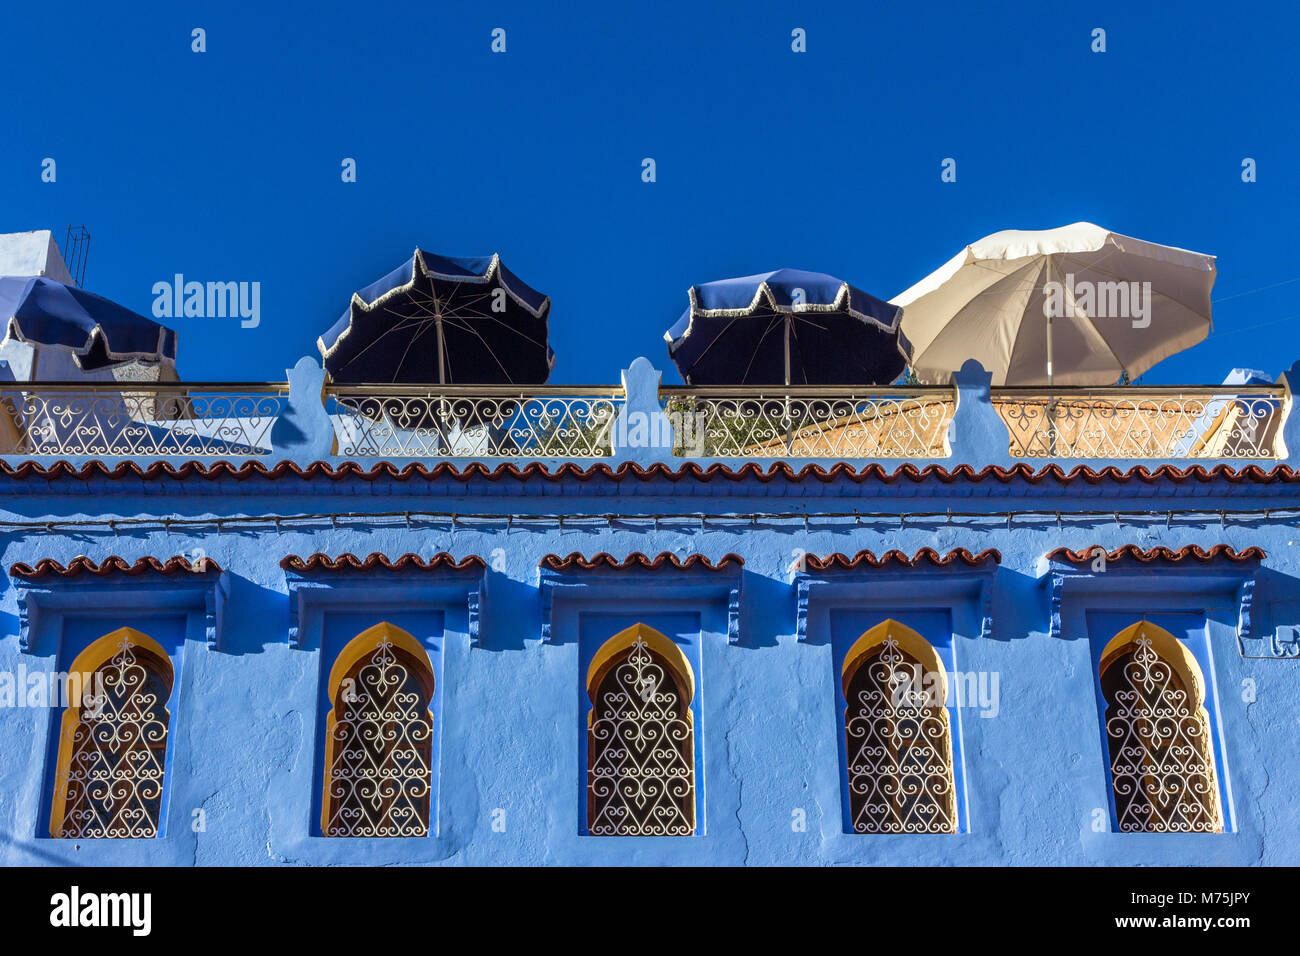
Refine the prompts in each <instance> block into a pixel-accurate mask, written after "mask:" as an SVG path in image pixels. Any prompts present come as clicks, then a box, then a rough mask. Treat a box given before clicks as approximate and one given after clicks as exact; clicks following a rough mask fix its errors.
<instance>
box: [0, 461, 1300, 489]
mask: <svg viewBox="0 0 1300 956" xmlns="http://www.w3.org/2000/svg"><path fill="white" fill-rule="evenodd" d="M190 476H196V477H199V478H205V479H209V480H211V479H217V478H236V479H240V480H243V479H248V478H272V479H278V478H284V477H286V476H291V477H295V478H303V479H310V478H325V479H329V480H331V481H339V480H342V479H346V478H358V479H361V480H363V481H375V480H379V479H391V480H395V481H410V480H412V479H422V480H426V481H428V480H436V479H441V478H452V479H454V480H456V481H470V480H472V479H475V478H484V479H487V480H489V481H500V480H503V479H506V478H510V479H513V480H516V481H529V480H532V479H541V480H544V481H552V482H555V481H566V480H574V481H591V480H592V479H595V478H603V479H607V480H614V481H624V480H627V479H629V478H632V479H635V480H637V481H651V480H654V479H659V478H663V479H667V480H669V481H684V480H687V479H689V480H693V481H699V482H706V481H712V480H714V479H720V480H723V481H746V480H751V479H753V480H757V481H761V482H770V481H775V480H777V479H781V480H784V481H793V482H800V481H807V480H815V481H821V482H832V481H839V480H848V481H853V482H857V483H862V482H867V481H878V482H882V483H884V484H894V483H896V482H899V481H908V482H911V483H913V484H920V483H921V482H925V481H929V480H931V479H933V480H935V481H939V482H942V483H944V484H952V483H953V482H958V481H960V482H965V483H972V484H979V483H982V482H985V481H990V480H992V481H997V482H1000V483H1002V484H1007V483H1010V482H1012V481H1026V482H1028V483H1029V484H1035V485H1036V484H1040V483H1042V482H1044V481H1048V480H1051V481H1055V482H1058V483H1069V482H1073V481H1083V482H1086V483H1088V484H1090V485H1097V484H1101V483H1103V482H1115V483H1120V484H1124V483H1128V482H1130V481H1139V482H1142V483H1143V484H1157V483H1159V482H1162V481H1173V482H1184V481H1195V482H1200V483H1205V482H1210V481H1215V480H1218V479H1223V480H1226V481H1230V482H1233V483H1234V484H1240V483H1243V482H1250V483H1254V484H1275V483H1297V482H1300V472H1296V471H1294V470H1292V469H1291V468H1290V467H1289V466H1288V465H1274V466H1273V467H1272V468H1269V469H1267V470H1266V469H1264V468H1261V467H1260V466H1258V465H1247V466H1245V467H1243V468H1233V467H1232V466H1231V465H1222V464H1220V465H1214V466H1212V467H1210V468H1206V467H1205V466H1204V465H1191V466H1189V467H1187V468H1179V467H1177V466H1175V465H1168V464H1165V465H1157V466H1156V467H1155V468H1151V469H1148V468H1147V467H1146V466H1144V465H1136V466H1134V467H1131V468H1129V469H1127V470H1123V469H1120V468H1117V467H1115V466H1114V465H1107V466H1106V467H1104V468H1101V469H1099V470H1093V469H1092V468H1089V467H1087V466H1084V465H1075V466H1074V467H1072V468H1070V469H1069V470H1068V471H1067V470H1066V469H1064V468H1062V467H1061V466H1060V465H1058V464H1050V465H1046V466H1044V467H1042V468H1040V469H1037V470H1035V469H1034V468H1033V466H1031V465H1029V464H1025V463H1021V464H1016V465H1012V466H1011V467H1010V468H1001V467H998V466H996V465H988V466H985V467H984V468H979V469H976V468H974V467H972V466H971V465H955V466H953V467H952V468H951V469H948V468H946V467H944V466H943V465H926V466H924V467H921V468H918V467H917V466H916V465H911V464H907V465H899V466H897V467H896V468H894V469H893V470H892V471H891V470H888V469H886V468H885V467H884V466H882V465H879V464H870V465H867V466H865V467H864V468H861V469H857V468H855V467H854V466H853V465H851V464H847V463H838V464H835V465H832V466H831V467H829V468H823V467H822V466H820V465H804V466H803V467H802V468H799V469H795V468H792V467H791V466H790V465H789V464H787V463H785V462H774V463H773V464H771V465H770V466H768V467H767V468H766V470H765V469H764V468H763V466H761V465H759V464H758V463H756V462H746V463H745V464H743V465H741V466H740V467H739V468H735V469H733V468H731V467H729V466H727V465H709V466H708V467H707V468H701V467H700V466H699V465H697V464H694V463H692V462H688V463H686V464H683V465H681V466H679V467H677V468H672V467H669V466H668V465H666V464H663V463H658V462H657V463H655V464H652V465H650V466H648V467H642V466H641V465H638V464H635V463H631V462H628V463H624V464H622V465H619V466H618V467H616V468H615V467H611V466H610V465H608V464H605V463H603V462H597V463H595V464H592V465H589V466H587V467H585V468H584V467H583V466H581V465H578V464H575V463H572V462H566V463H564V464H562V465H560V466H559V467H557V468H555V469H554V470H551V469H548V468H547V467H545V466H544V465H542V464H539V463H537V462H532V463H529V464H526V465H524V466H522V467H520V466H519V465H516V464H514V463H513V462H507V463H504V464H500V465H497V466H495V467H488V466H487V465H484V464H480V463H477V462H475V463H471V464H468V465H466V466H465V467H464V468H458V467H457V466H455V465H453V464H450V463H448V462H439V463H438V464H436V465H432V466H430V465H425V464H421V463H418V462H417V463H413V464H408V465H403V466H400V467H399V466H397V465H395V464H393V463H391V462H380V463H379V464H376V465H373V466H372V467H370V468H368V469H367V468H363V467H362V466H360V465H358V464H357V463H356V462H352V461H344V462H340V463H338V464H337V465H335V464H331V463H328V462H320V461H318V462H313V463H312V464H310V465H308V466H307V467H306V468H302V467H299V466H298V465H297V464H295V463H293V462H280V463H279V464H277V465H274V466H272V467H267V466H266V465H265V464H263V463H262V462H259V461H253V462H245V463H243V464H240V465H236V464H233V463H231V462H227V461H218V462H215V463H213V464H211V465H204V464H202V463H200V462H186V463H184V464H181V465H173V464H172V463H171V462H163V461H156V462H153V463H151V464H150V465H148V466H147V467H141V466H140V465H139V464H137V463H136V462H121V463H119V464H117V465H114V466H112V467H111V468H110V467H109V466H108V465H106V464H104V463H103V462H101V461H90V462H87V463H86V464H84V465H82V466H80V467H74V466H73V465H70V464H69V463H68V462H66V461H56V462H54V463H53V464H50V465H43V464H39V463H37V462H30V461H27V462H23V463H22V464H20V465H16V466H15V465H11V464H9V463H8V462H0V478H5V477H8V478H17V479H27V478H37V479H59V478H71V479H75V480H83V481H84V480H86V479H88V478H96V477H107V478H114V479H121V478H142V479H144V480H147V481H156V480H158V479H161V478H172V479H175V478H188V477H190Z"/></svg>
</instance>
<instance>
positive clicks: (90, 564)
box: [9, 554, 221, 581]
mask: <svg viewBox="0 0 1300 956" xmlns="http://www.w3.org/2000/svg"><path fill="white" fill-rule="evenodd" d="M220 570H221V566H220V565H218V564H217V562H215V561H213V560H212V559H211V558H199V559H198V560H197V561H194V562H191V561H190V560H189V558H186V557H183V556H182V555H179V554H178V555H175V556H173V557H170V558H166V559H159V558H155V557H152V556H151V557H144V558H137V559H136V561H135V563H134V564H132V563H130V562H129V561H127V560H126V559H125V558H119V557H118V556H117V555H115V554H113V555H109V556H108V557H107V558H105V559H104V560H103V561H101V562H99V563H98V564H96V563H95V562H94V561H92V560H91V559H90V558H88V557H86V556H85V555H78V556H77V557H75V558H73V559H72V560H71V561H69V562H68V563H67V564H66V565H64V564H61V563H60V562H58V561H56V560H54V559H53V558H41V559H40V560H39V561H37V562H36V566H35V567H32V566H31V565H29V564H24V563H22V562H21V561H20V562H18V563H17V564H15V565H13V566H12V567H10V569H9V576H10V577H12V578H22V579H24V580H28V581H36V580H40V579H41V578H46V577H60V578H73V577H76V576H77V575H79V574H93V575H95V576H96V577H101V578H102V577H106V576H108V575H110V574H129V575H132V576H135V575H138V574H144V573H145V572H156V573H158V574H180V573H182V572H184V573H189V574H204V573H206V572H208V571H220Z"/></svg>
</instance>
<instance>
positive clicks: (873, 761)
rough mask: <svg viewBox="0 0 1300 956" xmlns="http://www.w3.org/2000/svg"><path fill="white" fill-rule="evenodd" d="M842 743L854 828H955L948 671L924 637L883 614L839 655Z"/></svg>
mask: <svg viewBox="0 0 1300 956" xmlns="http://www.w3.org/2000/svg"><path fill="white" fill-rule="evenodd" d="M842 680H843V684H842V686H843V689H844V700H845V704H846V707H845V711H844V744H845V755H846V764H845V765H846V767H847V769H848V790H849V818H850V821H851V825H852V827H853V832H855V833H955V832H956V831H957V806H956V793H955V787H954V785H953V770H952V735H951V733H950V728H949V719H948V710H947V707H946V706H945V702H946V701H947V696H948V678H947V673H946V671H945V669H944V666H943V663H942V661H941V660H940V659H939V655H938V654H937V653H936V652H935V650H934V648H933V647H932V646H931V645H930V643H929V642H928V641H926V640H925V638H923V637H921V635H919V634H917V633H916V632H915V631H913V630H911V629H910V628H907V627H904V626H903V625H902V624H899V623H898V622H897V621H892V620H889V621H883V622H882V623H880V624H878V625H876V626H875V627H873V628H872V629H871V630H869V631H867V632H866V633H865V634H863V635H862V636H861V637H860V638H858V639H857V641H856V642H854V644H853V646H852V647H851V648H849V652H848V653H847V654H846V655H845V657H844V670H843V674H842Z"/></svg>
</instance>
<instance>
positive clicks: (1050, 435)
mask: <svg viewBox="0 0 1300 956" xmlns="http://www.w3.org/2000/svg"><path fill="white" fill-rule="evenodd" d="M1047 278H1048V281H1049V282H1050V281H1051V278H1052V260H1051V258H1050V257H1049V258H1048V260H1047ZM1052 358H1053V356H1052V311H1051V309H1048V311H1047V453H1048V454H1049V455H1051V456H1052V457H1053V458H1054V457H1056V395H1055V393H1054V391H1053V388H1052V385H1053V382H1052V378H1053V375H1052Z"/></svg>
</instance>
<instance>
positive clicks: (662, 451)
mask: <svg viewBox="0 0 1300 956" xmlns="http://www.w3.org/2000/svg"><path fill="white" fill-rule="evenodd" d="M661 378H662V374H661V373H660V371H659V370H658V369H657V368H655V367H654V366H653V365H651V364H650V360H649V359H647V358H644V357H642V358H638V359H635V360H634V361H633V362H632V364H631V365H630V366H628V367H627V368H626V369H624V370H623V392H624V394H625V396H626V400H625V401H624V403H623V406H622V408H621V409H620V410H619V413H618V415H616V416H615V418H614V428H613V444H614V458H613V461H612V462H611V464H612V465H614V466H616V467H617V466H618V465H620V464H622V463H624V462H634V463H636V464H638V465H641V466H643V467H644V466H646V465H650V464H653V463H654V462H664V463H666V464H668V465H670V466H671V465H673V464H674V459H673V440H674V435H673V426H672V422H671V421H670V420H669V418H668V416H667V415H665V414H664V410H663V407H662V406H661V405H660V404H659V381H660V379H661Z"/></svg>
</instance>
